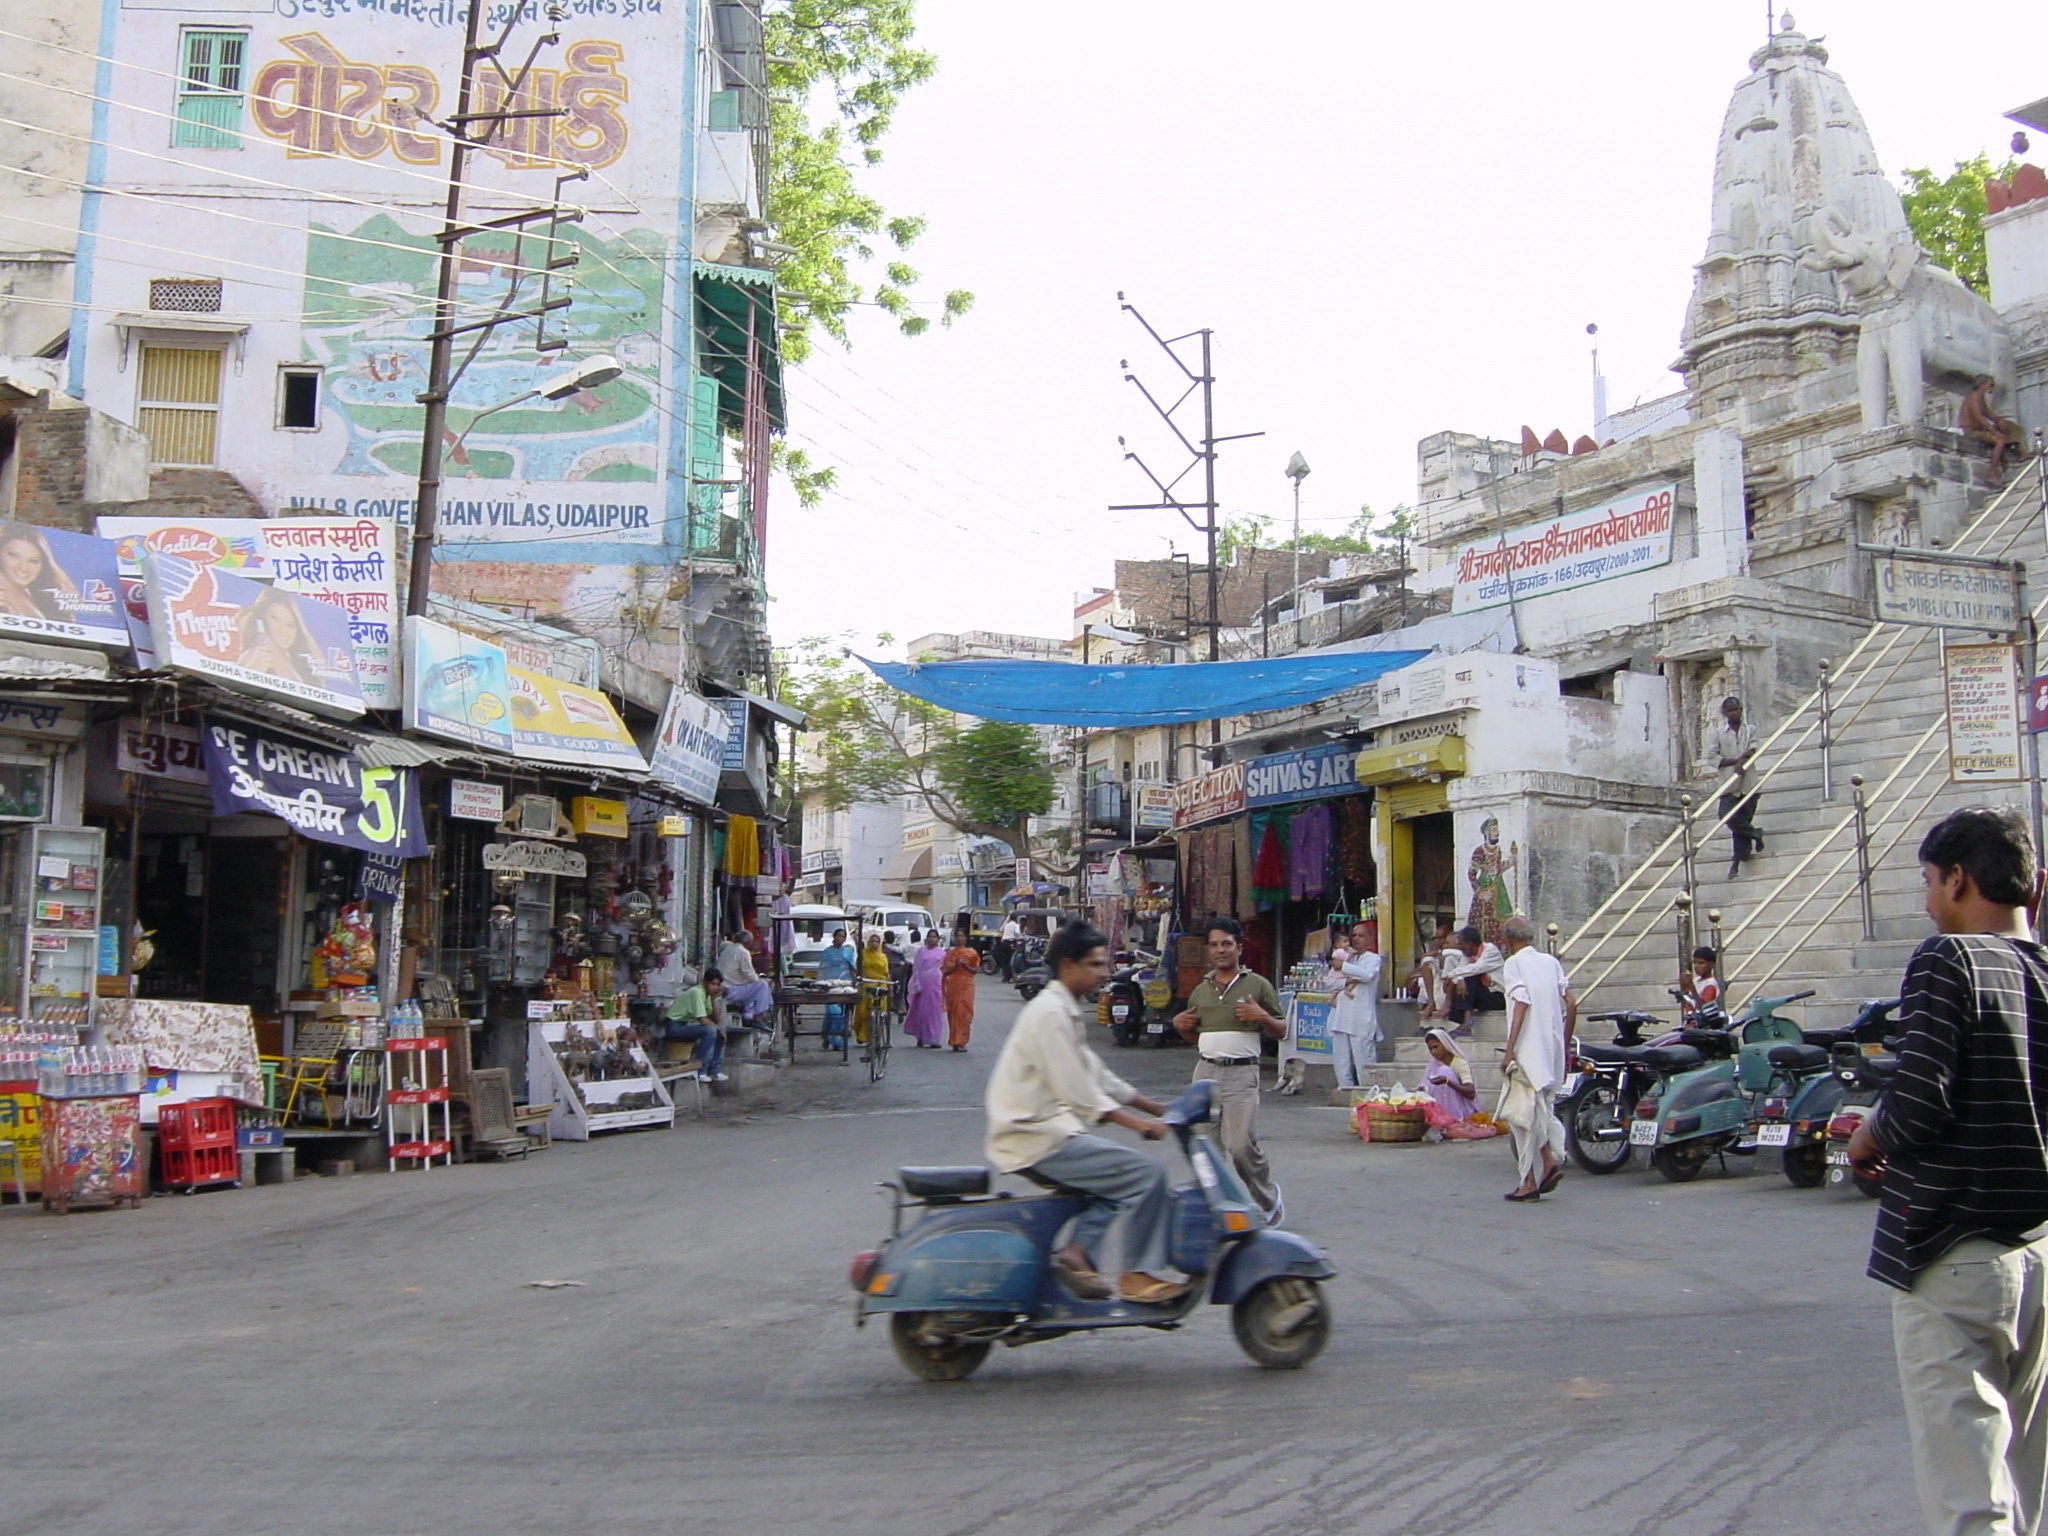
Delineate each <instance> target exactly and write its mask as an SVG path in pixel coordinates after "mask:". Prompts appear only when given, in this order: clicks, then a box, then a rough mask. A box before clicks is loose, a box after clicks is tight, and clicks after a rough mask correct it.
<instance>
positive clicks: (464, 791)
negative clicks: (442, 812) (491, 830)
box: [448, 779, 505, 823]
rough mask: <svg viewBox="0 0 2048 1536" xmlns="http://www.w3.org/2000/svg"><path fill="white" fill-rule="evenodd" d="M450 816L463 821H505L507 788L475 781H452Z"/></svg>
mask: <svg viewBox="0 0 2048 1536" xmlns="http://www.w3.org/2000/svg"><path fill="white" fill-rule="evenodd" d="M448 814H449V815H450V816H454V817H456V818H458V819H460V820H462V821H488V822H493V823H496V822H500V821H503V820H504V819H505V786H504V785H502V784H484V783H479V782H478V781H477V780H475V779H450V780H449V781H448Z"/></svg>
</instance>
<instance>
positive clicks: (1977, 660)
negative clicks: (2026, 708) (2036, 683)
mask: <svg viewBox="0 0 2048 1536" xmlns="http://www.w3.org/2000/svg"><path fill="white" fill-rule="evenodd" d="M1942 675H1943V679H1944V682H1945V684H1946V687H1947V694H1948V778H1949V782H1950V783H1951V784H2010V783H2013V782H2015V781H2016V780H2020V779H2024V778H2025V777H2026V776H2027V772H2026V760H2025V758H2024V757H2023V756H2022V755H2021V752H2020V686H2019V685H2020V679H2019V656H2018V652H2017V651H2016V650H2015V648H2014V647H2012V646H2010V645H1951V646H1949V647H1948V648H1947V649H1946V650H1945V651H1943V653H1942Z"/></svg>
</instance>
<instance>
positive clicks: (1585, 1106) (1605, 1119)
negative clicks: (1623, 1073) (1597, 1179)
mask: <svg viewBox="0 0 2048 1536" xmlns="http://www.w3.org/2000/svg"><path fill="white" fill-rule="evenodd" d="M1634 1116H1635V1106H1634V1105H1632V1104H1631V1105H1624V1104H1623V1103H1622V1101H1621V1095H1620V1093H1619V1091H1618V1090H1616V1089H1614V1088H1612V1087H1609V1086H1607V1085H1606V1084H1600V1085H1597V1086H1595V1087H1592V1088H1588V1089H1587V1090H1586V1091H1585V1092H1584V1093H1582V1094H1580V1095H1579V1100H1578V1103H1576V1104H1575V1105H1573V1106H1572V1110H1571V1113H1570V1114H1569V1115H1568V1116H1567V1117H1566V1119H1565V1122H1564V1147H1565V1150H1566V1151H1567V1152H1569V1153H1571V1155H1572V1161H1573V1162H1575V1163H1577V1164H1578V1165H1579V1166H1580V1167H1581V1168H1583V1169H1585V1170H1586V1172H1588V1173H1619V1172H1620V1171H1621V1170H1622V1169H1624V1168H1626V1167H1627V1166H1628V1162H1629V1158H1630V1157H1631V1156H1632V1155H1633V1154H1634V1152H1635V1148H1633V1147H1631V1146H1630V1145H1629V1143H1628V1123H1629V1121H1630V1120H1631V1119H1633V1118H1634ZM1603 1130H1612V1131H1614V1132H1615V1133H1616V1134H1614V1135H1612V1136H1607V1137H1602V1136H1601V1135H1600V1134H1599V1133H1600V1132H1601V1131H1603Z"/></svg>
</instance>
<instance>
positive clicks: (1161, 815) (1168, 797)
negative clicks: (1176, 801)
mask: <svg viewBox="0 0 2048 1536" xmlns="http://www.w3.org/2000/svg"><path fill="white" fill-rule="evenodd" d="M1136 813H1137V826H1138V828H1139V830H1140V831H1152V832H1164V831H1167V830H1169V829H1170V828H1171V827H1172V826H1173V786H1172V785H1171V784H1140V785H1139V786H1138V793H1137V806H1136Z"/></svg>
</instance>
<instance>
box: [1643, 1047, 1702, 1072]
mask: <svg viewBox="0 0 2048 1536" xmlns="http://www.w3.org/2000/svg"><path fill="white" fill-rule="evenodd" d="M1638 1059H1639V1060H1640V1061H1641V1062H1642V1063H1643V1065H1644V1066H1646V1067H1654V1068H1655V1069H1656V1070H1657V1071H1659V1072H1683V1071H1686V1070H1687V1069H1688V1068H1691V1067H1696V1066H1698V1065H1700V1063H1702V1062H1703V1061H1705V1060H1706V1059H1707V1058H1706V1057H1704V1056H1702V1055H1701V1054H1700V1053H1699V1052H1698V1051H1696V1050H1694V1049H1693V1048H1692V1047H1691V1046H1689V1045H1646V1046H1644V1047H1643V1049H1642V1051H1641V1053H1640V1055H1639V1057H1638Z"/></svg>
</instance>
